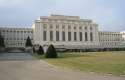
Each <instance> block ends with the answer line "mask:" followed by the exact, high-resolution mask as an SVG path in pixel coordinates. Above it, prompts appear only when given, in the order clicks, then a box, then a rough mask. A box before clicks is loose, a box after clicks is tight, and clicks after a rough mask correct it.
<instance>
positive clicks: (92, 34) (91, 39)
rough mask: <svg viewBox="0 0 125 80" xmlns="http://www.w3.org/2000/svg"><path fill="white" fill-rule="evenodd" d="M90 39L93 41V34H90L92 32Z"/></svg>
mask: <svg viewBox="0 0 125 80" xmlns="http://www.w3.org/2000/svg"><path fill="white" fill-rule="evenodd" d="M90 41H93V34H92V32H91V33H90Z"/></svg>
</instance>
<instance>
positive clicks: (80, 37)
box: [79, 32, 82, 41]
mask: <svg viewBox="0 0 125 80" xmlns="http://www.w3.org/2000/svg"><path fill="white" fill-rule="evenodd" d="M79 39H80V41H82V32H79Z"/></svg>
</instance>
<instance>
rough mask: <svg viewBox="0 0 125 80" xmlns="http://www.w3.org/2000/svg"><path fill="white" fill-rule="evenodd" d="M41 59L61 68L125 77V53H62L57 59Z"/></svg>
mask: <svg viewBox="0 0 125 80" xmlns="http://www.w3.org/2000/svg"><path fill="white" fill-rule="evenodd" d="M40 58H41V59H43V60H45V61H47V62H48V63H50V64H53V65H55V66H58V67H61V68H68V69H73V70H80V71H84V72H96V73H102V74H113V75H125V52H89V53H86V52H85V53H84V52H83V53H60V54H59V58H57V59H45V58H43V56H41V57H40V56H39V59H40Z"/></svg>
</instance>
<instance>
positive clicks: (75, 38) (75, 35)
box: [74, 32, 77, 41]
mask: <svg viewBox="0 0 125 80" xmlns="http://www.w3.org/2000/svg"><path fill="white" fill-rule="evenodd" d="M76 40H77V33H76V32H74V41H76Z"/></svg>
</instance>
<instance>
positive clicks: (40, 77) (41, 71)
mask: <svg viewBox="0 0 125 80" xmlns="http://www.w3.org/2000/svg"><path fill="white" fill-rule="evenodd" d="M6 55H7V54H6ZM9 55H10V54H9ZM13 55H15V53H14V54H13ZM16 55H24V54H16ZM11 56H12V54H11ZM26 56H27V58H29V57H28V56H31V55H29V54H25V59H26ZM4 57H5V55H4ZM31 57H32V56H31ZM7 58H8V57H7ZM11 58H12V57H11ZM14 58H15V57H14ZM32 58H33V57H32ZM25 59H24V60H17V58H16V60H14V59H13V60H0V80H125V78H123V77H114V76H102V75H96V74H87V73H81V72H74V71H66V70H60V69H59V68H56V67H54V66H52V65H50V64H48V63H46V62H44V61H42V60H25ZM33 59H34V58H33Z"/></svg>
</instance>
